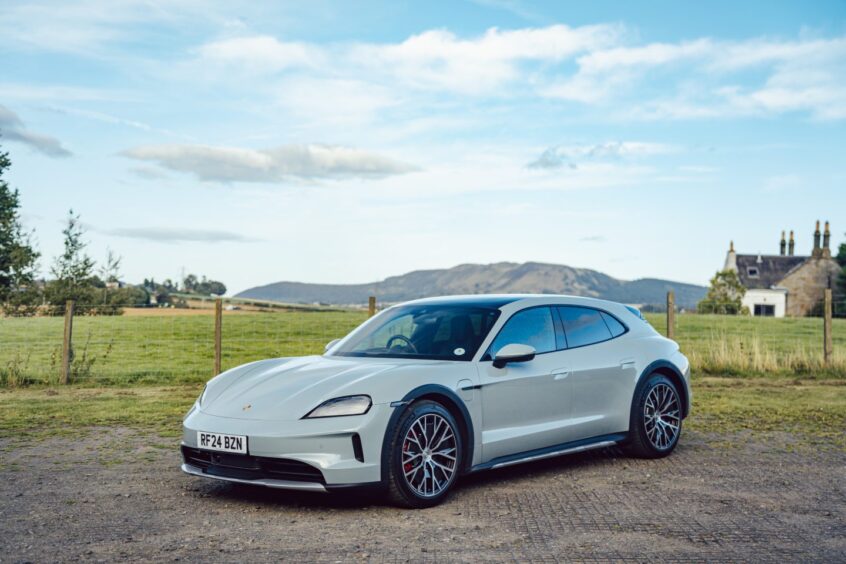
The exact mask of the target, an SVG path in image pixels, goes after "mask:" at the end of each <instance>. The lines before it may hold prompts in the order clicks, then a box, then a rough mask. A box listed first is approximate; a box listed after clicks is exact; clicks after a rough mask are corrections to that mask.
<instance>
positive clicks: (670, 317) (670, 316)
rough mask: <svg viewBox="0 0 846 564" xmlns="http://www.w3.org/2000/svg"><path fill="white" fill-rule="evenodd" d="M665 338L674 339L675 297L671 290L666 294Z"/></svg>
mask: <svg viewBox="0 0 846 564" xmlns="http://www.w3.org/2000/svg"><path fill="white" fill-rule="evenodd" d="M667 338H668V339H675V338H676V295H675V294H674V293H673V291H672V290H670V291H669V292H667Z"/></svg>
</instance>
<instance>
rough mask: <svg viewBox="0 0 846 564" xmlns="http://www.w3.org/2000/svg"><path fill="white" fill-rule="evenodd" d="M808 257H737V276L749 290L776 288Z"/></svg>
mask: <svg viewBox="0 0 846 564" xmlns="http://www.w3.org/2000/svg"><path fill="white" fill-rule="evenodd" d="M808 258H810V257H802V256H783V255H737V276H738V278H740V282H741V284H743V285H744V286H745V287H746V288H747V289H750V290H761V289H766V288H772V287H773V286H777V285H778V283H779V282H781V281H782V280H783V279H784V277H785V276H787V274H788V272H790V271H791V270H793V269H794V268H796V267H797V266H799V265H800V264H802V263H803V262H805V261H806V260H808Z"/></svg>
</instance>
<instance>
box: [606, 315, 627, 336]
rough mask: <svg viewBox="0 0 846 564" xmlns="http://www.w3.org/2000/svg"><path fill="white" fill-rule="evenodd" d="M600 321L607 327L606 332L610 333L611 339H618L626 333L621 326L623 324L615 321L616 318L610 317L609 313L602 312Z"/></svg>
mask: <svg viewBox="0 0 846 564" xmlns="http://www.w3.org/2000/svg"><path fill="white" fill-rule="evenodd" d="M602 319H604V320H605V325H607V326H608V330H609V331H611V336H612V337H619V336H620V335H622V334H623V333H625V332H626V328H625V327H624V326H623V324H622V323H620V322H619V321H617V318H616V317H614V316H613V315H611V314H610V313H605V312H604V311H603V312H602Z"/></svg>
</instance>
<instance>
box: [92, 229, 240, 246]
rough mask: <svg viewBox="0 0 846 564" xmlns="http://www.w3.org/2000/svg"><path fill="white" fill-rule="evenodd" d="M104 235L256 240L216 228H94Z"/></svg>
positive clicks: (164, 240)
mask: <svg viewBox="0 0 846 564" xmlns="http://www.w3.org/2000/svg"><path fill="white" fill-rule="evenodd" d="M94 230H95V231H97V232H98V233H103V234H104V235H114V236H115V237H126V238H129V239H142V240H145V241H154V242H157V243H196V242H200V243H247V242H252V241H256V239H252V238H250V237H246V236H244V235H241V234H240V233H234V232H232V231H221V230H216V229H180V228H172V227H118V228H115V229H94Z"/></svg>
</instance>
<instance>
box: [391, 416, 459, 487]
mask: <svg viewBox="0 0 846 564" xmlns="http://www.w3.org/2000/svg"><path fill="white" fill-rule="evenodd" d="M402 445H403V446H402V470H403V474H404V475H405V481H406V483H407V484H408V485H409V487H410V488H411V489H412V490H413V491H414V493H416V494H417V495H419V496H422V497H434V496H436V495H438V494H439V493H441V492H442V491H444V490H445V489H446V488H447V486H449V485H450V483H451V482H452V479H453V477H454V476H455V471H456V469H457V468H458V459H457V456H458V449H457V442H456V438H455V431H454V430H453V428H452V426H450V424H449V422H448V421H447V420H446V419H444V418H443V417H441V416H440V415H438V414H436V413H427V414H426V415H422V416H421V417H419V418H418V419H417V420H415V421H414V423H412V424H411V427H409V429H408V432H407V433H406V434H405V438H404V439H403V442H402Z"/></svg>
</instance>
